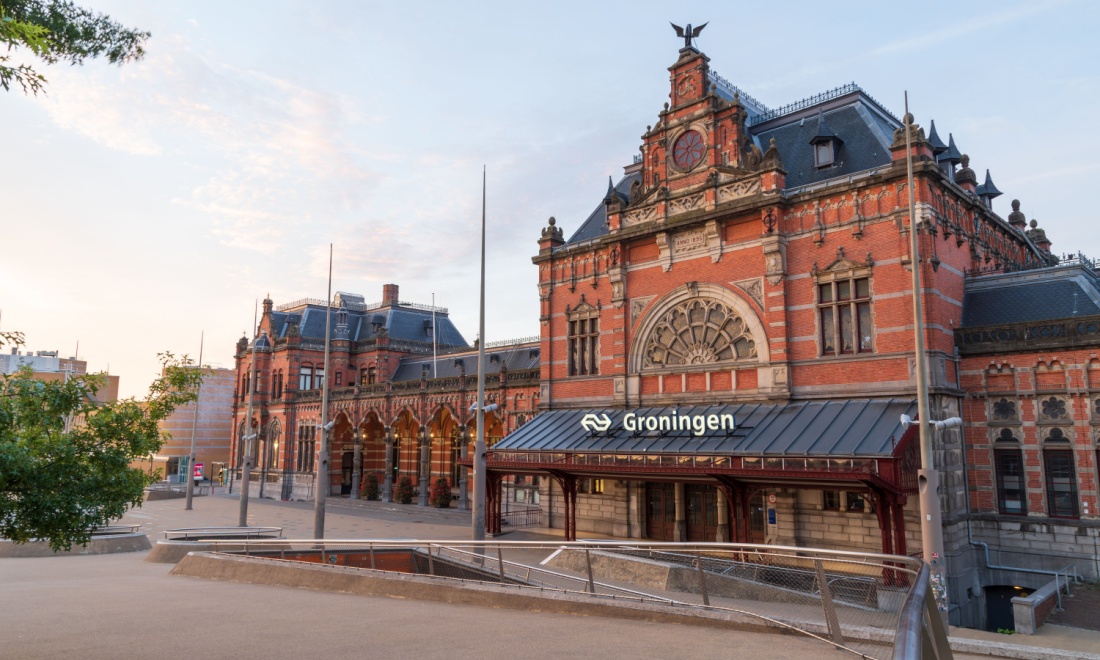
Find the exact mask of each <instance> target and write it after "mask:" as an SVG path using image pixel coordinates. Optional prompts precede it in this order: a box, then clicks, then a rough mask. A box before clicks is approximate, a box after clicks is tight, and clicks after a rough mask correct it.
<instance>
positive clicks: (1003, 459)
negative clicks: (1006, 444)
mask: <svg viewBox="0 0 1100 660" xmlns="http://www.w3.org/2000/svg"><path fill="white" fill-rule="evenodd" d="M993 455H994V457H995V460H996V464H997V507H998V508H999V509H1000V511H1001V513H1008V514H1014V515H1023V514H1025V513H1027V497H1026V495H1027V491H1026V489H1025V487H1024V457H1023V452H1021V451H1020V450H1019V449H996V450H994V452H993Z"/></svg>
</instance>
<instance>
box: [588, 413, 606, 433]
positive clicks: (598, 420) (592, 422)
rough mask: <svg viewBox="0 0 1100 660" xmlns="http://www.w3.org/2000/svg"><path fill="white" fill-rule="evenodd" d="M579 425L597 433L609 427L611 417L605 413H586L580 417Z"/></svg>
mask: <svg viewBox="0 0 1100 660" xmlns="http://www.w3.org/2000/svg"><path fill="white" fill-rule="evenodd" d="M581 427H582V428H584V430H585V431H588V432H589V433H599V432H601V431H606V430H607V429H609V428H611V417H610V416H608V415H607V413H603V414H601V415H597V414H596V413H588V414H587V415H585V416H584V417H582V418H581Z"/></svg>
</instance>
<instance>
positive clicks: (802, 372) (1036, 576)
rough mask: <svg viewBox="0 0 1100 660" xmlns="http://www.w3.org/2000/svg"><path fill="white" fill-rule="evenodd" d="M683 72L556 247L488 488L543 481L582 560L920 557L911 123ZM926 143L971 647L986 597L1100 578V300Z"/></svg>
mask: <svg viewBox="0 0 1100 660" xmlns="http://www.w3.org/2000/svg"><path fill="white" fill-rule="evenodd" d="M669 72H670V76H669V82H670V91H669V101H668V102H667V103H665V105H664V107H663V109H661V110H660V112H659V113H658V116H657V122H656V124H654V125H652V126H647V127H646V129H645V132H644V133H643V135H642V138H641V144H640V148H639V150H640V152H639V154H638V155H637V156H636V157H635V158H634V162H633V163H632V164H630V165H629V166H627V167H626V168H625V176H624V177H623V178H622V179H620V180H619V181H618V182H609V187H608V190H607V193H606V195H605V197H604V199H603V201H602V202H601V203H599V204H598V205H597V207H596V209H595V210H594V211H593V212H592V214H591V215H590V216H589V217H588V218H587V219H586V220H584V221H583V222H582V223H580V225H579V227H578V228H577V229H576V230H575V231H574V232H573V234H572V236H571V237H570V238H569V239H568V240H566V238H565V234H564V232H563V230H562V228H561V227H560V226H559V225H558V223H557V221H556V220H555V219H554V218H551V219H550V221H549V223H548V225H547V226H546V227H545V228H544V229H543V230H542V234H541V238H540V240H539V253H538V255H537V256H536V257H535V258H534V263H535V266H536V267H537V268H538V270H539V294H540V300H541V315H540V326H541V342H540V349H541V351H540V354H541V358H542V359H541V363H540V368H541V373H540V387H541V393H540V401H539V403H540V407H541V410H542V411H543V412H541V413H540V415H539V416H538V417H536V418H535V419H534V420H533V421H532V422H530V423H529V424H527V425H526V426H524V427H523V428H521V429H519V430H518V431H517V432H515V433H513V434H511V435H509V436H508V437H506V438H505V439H504V440H503V441H501V442H500V443H499V444H497V445H496V447H495V448H494V451H491V452H490V456H489V470H490V474H489V476H490V483H491V484H495V483H496V479H495V478H494V475H504V474H530V475H539V476H542V477H549V478H548V479H543V493H542V502H543V507H544V509H545V512H544V513H545V515H547V516H548V518H549V521H550V524H551V525H553V526H555V527H564V528H565V529H566V535H567V537H573V536H575V534H576V531H577V530H580V531H582V532H583V531H595V532H602V533H608V534H613V535H616V536H625V537H637V538H655V539H665V540H719V541H722V540H732V541H752V542H768V543H772V542H774V543H779V544H789V545H801V544H805V545H817V546H827V547H838V548H850V549H859V550H868V551H885V552H892V553H899V554H917V553H919V550H920V541H919V539H920V525H919V518H918V511H917V500H916V498H915V485H916V484H915V472H916V469H917V468H918V467H919V462H920V459H919V452H918V450H917V444H918V443H917V439H916V437H915V435H916V434H915V431H916V428H915V427H907V426H905V425H903V424H902V423H901V421H900V415H901V414H908V415H910V416H911V417H915V415H916V412H915V408H916V404H915V399H916V381H915V375H914V373H915V371H914V365H915V361H914V360H915V357H914V355H915V354H914V319H913V313H914V312H913V309H914V307H913V298H914V296H913V290H912V279H911V277H912V273H911V269H912V268H913V265H914V258H913V255H912V254H911V253H910V247H909V246H910V240H909V239H910V236H909V232H910V231H913V230H914V228H913V227H911V225H910V221H909V201H908V197H909V190H908V186H907V176H906V156H907V153H906V135H905V129H904V127H903V126H904V123H903V122H902V121H901V120H900V119H899V118H898V117H897V116H896V115H894V114H892V113H891V112H890V111H889V110H888V109H887V108H885V107H884V106H883V105H882V104H880V103H879V102H877V101H876V100H875V99H873V98H872V97H870V96H869V95H868V94H867V93H865V92H864V91H863V90H862V89H860V88H859V87H858V86H855V85H849V86H845V87H842V88H839V89H836V90H832V91H830V92H826V93H823V94H820V95H818V96H815V97H813V98H811V99H807V100H805V101H800V102H797V103H792V104H790V105H788V106H784V107H782V108H779V109H776V110H769V109H768V108H766V107H764V106H763V105H762V104H761V103H759V102H758V101H756V100H755V99H753V98H752V97H750V96H748V95H747V94H745V93H743V92H741V91H740V90H738V89H737V88H736V87H734V86H733V85H731V84H730V83H728V82H727V81H725V80H724V79H723V78H721V77H720V76H718V75H717V74H715V73H714V72H713V71H712V70H711V69H710V65H709V59H708V58H707V57H706V55H704V54H702V53H700V52H699V51H697V50H696V49H695V48H693V47H690V46H689V47H685V48H684V49H682V50H680V52H679V58H678V59H677V61H676V62H675V63H674V64H673V65H672V66H671V67H670V68H669ZM929 128H930V130H929V131H928V132H927V133H926V132H925V130H924V129H923V128H920V127H918V126H917V125H915V124H914V125H913V127H912V128H911V131H910V135H909V138H910V142H911V145H912V146H911V155H912V159H913V167H914V181H915V183H914V191H913V192H914V193H915V199H916V209H915V211H916V218H917V226H916V227H915V230H916V231H917V232H918V236H917V239H918V244H919V256H920V258H919V260H917V265H918V267H919V268H920V269H921V275H922V278H923V280H922V281H923V285H922V290H921V292H920V295H921V299H922V303H923V309H924V315H925V319H924V322H925V328H926V336H925V342H926V346H927V360H928V365H929V371H930V376H929V387H930V395H931V411H932V417H933V418H934V419H937V420H941V419H946V418H950V417H954V416H962V417H963V418H964V420H965V423H966V425H965V429H963V430H960V429H950V430H947V431H943V432H941V433H939V434H938V435H937V437H936V439H935V451H934V458H935V461H936V466H937V468H938V469H939V470H940V471H941V475H942V477H941V478H942V483H941V498H942V502H943V511H944V526H945V539H946V546H947V555H948V556H947V557H945V558H944V561H945V564H946V569H947V572H948V576H949V588H950V594H949V596H950V601H951V612H952V615H951V616H952V621H953V622H955V623H962V624H965V625H974V626H980V625H983V622H984V621H985V607H984V605H985V600H984V598H985V596H984V591H983V589H984V588H985V587H987V586H991V585H1000V584H1009V585H1019V584H1025V585H1029V586H1034V585H1035V584H1036V582H1037V581H1038V583H1043V582H1046V581H1049V580H1051V579H1052V576H1051V575H1050V574H1044V573H1042V572H1041V571H1053V570H1057V569H1061V568H1063V567H1064V566H1065V565H1068V564H1074V563H1076V565H1077V570H1078V573H1084V574H1089V575H1092V576H1094V577H1095V575H1096V573H1097V568H1096V566H1094V544H1095V542H1096V533H1097V527H1098V526H1100V525H1098V524H1097V523H1098V521H1097V517H1096V492H1097V490H1096V488H1097V487H1096V476H1097V473H1096V467H1095V466H1096V460H1097V455H1096V447H1097V445H1096V440H1095V439H1096V437H1097V436H1098V435H1100V379H1098V378H1097V376H1100V362H1098V360H1097V357H1096V348H1095V347H1096V346H1097V345H1098V344H1100V335H1098V334H1097V327H1098V326H1097V323H1098V320H1100V317H1095V316H1093V317H1089V315H1095V314H1100V307H1097V306H1096V304H1097V303H1100V284H1098V280H1097V277H1096V273H1095V271H1094V269H1093V268H1092V266H1091V264H1089V265H1087V266H1083V265H1061V266H1059V265H1058V259H1056V258H1055V257H1054V256H1053V255H1052V254H1051V253H1050V242H1049V241H1048V240H1047V239H1046V236H1045V233H1044V232H1043V231H1042V230H1041V229H1038V228H1036V227H1035V226H1034V223H1033V224H1032V227H1031V229H1028V228H1027V226H1026V223H1025V222H1024V220H1023V215H1022V214H1020V213H1019V211H1018V209H1017V210H1016V211H1015V212H1014V213H1013V214H1012V215H1010V216H1009V218H1008V220H1005V219H1003V218H1002V217H1000V216H999V215H998V214H997V213H996V212H995V211H994V209H993V200H994V199H995V198H996V197H997V196H998V195H1000V194H1001V193H1000V191H998V190H997V189H996V187H995V186H994V184H993V182H992V179H991V177H990V175H989V173H988V171H987V172H986V176H985V179H984V182H983V183H981V184H979V183H978V178H977V176H976V174H975V172H974V170H973V169H971V167H970V159H969V158H968V157H967V156H966V155H964V154H962V153H960V152H959V150H958V148H957V147H956V144H955V140H954V136H953V135H949V136H948V142H947V143H946V144H945V143H944V141H943V140H942V138H941V137H940V135H939V134H938V133H937V131H936V129H935V125H934V124H932V125H930V127H929ZM1013 204H1014V206H1017V205H1018V203H1016V202H1014V203H1013ZM1066 273H1072V275H1068V274H1066ZM1061 280H1066V282H1069V283H1066V284H1062V285H1049V286H1050V287H1054V288H1047V289H1042V290H1041V291H1038V292H1037V290H1036V289H1035V287H1036V286H1038V284H1037V283H1050V282H1055V281H1061ZM1043 286H1044V287H1046V286H1048V284H1044V285H1043ZM1073 287H1076V289H1075V290H1073V291H1071V290H1070V289H1071V288H1073ZM1055 290H1056V291H1055ZM1055 293H1056V294H1057V296H1056V297H1057V298H1058V300H1059V301H1060V302H1059V304H1058V305H1057V306H1053V305H1051V304H1050V303H1051V301H1052V300H1053V298H1052V297H1053V296H1055ZM1071 293H1076V296H1070V298H1072V299H1073V300H1076V301H1077V306H1076V307H1071V306H1070V305H1069V304H1068V303H1067V302H1066V301H1067V300H1068V298H1067V296H1069V294H1071ZM1024 298H1026V299H1028V300H1029V301H1031V303H1032V307H1033V308H1034V309H1027V310H1025V309H1023V308H1021V307H1019V306H1018V305H1017V302H1018V301H1020V300H1022V299H1024ZM1052 314H1053V316H1051V315H1052ZM1059 314H1064V316H1066V317H1070V316H1080V317H1082V319H1084V318H1085V317H1089V318H1087V319H1086V320H1077V319H1070V320H1065V319H1063V320H1058V321H1055V320H1053V319H1057V318H1058V315H1059ZM1029 324H1031V325H1029ZM987 326H997V327H987ZM1039 326H1042V327H1039ZM1007 327H1010V328H1011V330H1006V328H1007ZM1037 348H1041V349H1042V350H1036V349H1037ZM727 418H728V420H729V424H727ZM964 437H965V442H964ZM998 466H999V467H998ZM1019 502H1025V504H1020V503H1019ZM492 524H493V523H492V518H490V525H492ZM983 544H985V545H983ZM987 550H989V551H991V552H987ZM1055 564H1058V565H1057V566H1055ZM1009 566H1011V567H1013V568H1014V569H1016V570H1013V571H1010V570H1008V569H1007V568H1006V567H1009ZM1029 571H1030V572H1029Z"/></svg>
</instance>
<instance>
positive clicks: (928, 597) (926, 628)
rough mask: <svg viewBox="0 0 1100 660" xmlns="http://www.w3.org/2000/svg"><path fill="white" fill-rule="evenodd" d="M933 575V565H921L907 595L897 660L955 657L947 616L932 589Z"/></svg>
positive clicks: (896, 644) (896, 640)
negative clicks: (943, 615)
mask: <svg viewBox="0 0 1100 660" xmlns="http://www.w3.org/2000/svg"><path fill="white" fill-rule="evenodd" d="M931 575H932V567H931V566H929V565H928V564H921V568H920V572H918V573H917V578H916V580H915V581H914V582H913V586H912V587H911V588H910V589H909V593H908V594H906V595H905V601H904V602H903V603H902V606H901V617H900V619H899V620H898V630H897V634H896V635H895V636H894V660H922V659H923V658H933V659H935V660H950V658H951V657H952V654H951V645H950V643H949V642H948V640H947V631H946V630H945V628H944V624H943V618H942V617H941V616H940V612H939V610H938V609H936V600H935V597H934V596H933V595H932V590H931V589H930V588H929V586H930V579H931Z"/></svg>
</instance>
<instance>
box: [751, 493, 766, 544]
mask: <svg viewBox="0 0 1100 660" xmlns="http://www.w3.org/2000/svg"><path fill="white" fill-rule="evenodd" d="M766 536H767V530H766V529H765V528H764V493H763V492H762V491H756V494H755V495H753V496H752V497H750V498H749V543H763V542H764V539H765V538H766Z"/></svg>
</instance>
